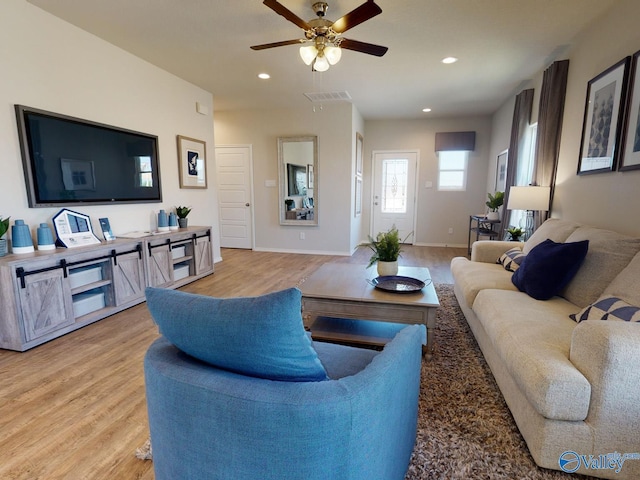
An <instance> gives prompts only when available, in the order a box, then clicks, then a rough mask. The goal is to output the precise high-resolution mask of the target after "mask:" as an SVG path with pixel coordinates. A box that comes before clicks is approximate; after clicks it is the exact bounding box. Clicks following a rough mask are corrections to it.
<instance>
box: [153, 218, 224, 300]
mask: <svg viewBox="0 0 640 480" xmlns="http://www.w3.org/2000/svg"><path fill="white" fill-rule="evenodd" d="M146 257H147V275H148V279H149V285H150V286H152V287H169V288H177V287H180V286H182V285H186V284H187V283H189V282H193V281H194V280H197V279H198V278H202V277H204V276H205V275H209V274H211V273H213V251H212V249H211V229H210V228H208V227H189V228H187V229H180V230H179V231H177V232H169V233H163V234H157V235H154V236H153V237H152V238H150V239H149V240H148V241H147V252H146Z"/></svg>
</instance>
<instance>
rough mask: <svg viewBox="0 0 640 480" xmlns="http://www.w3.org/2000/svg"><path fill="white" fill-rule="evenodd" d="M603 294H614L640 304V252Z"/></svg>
mask: <svg viewBox="0 0 640 480" xmlns="http://www.w3.org/2000/svg"><path fill="white" fill-rule="evenodd" d="M602 294H603V295H612V296H614V297H618V298H621V299H622V300H624V301H625V302H627V303H630V304H631V305H639V306H640V253H636V256H635V257H633V259H632V260H631V262H629V265H627V266H626V267H625V268H624V269H623V270H622V271H621V272H620V273H619V274H618V276H617V277H616V278H614V279H613V281H612V282H611V283H610V284H609V286H607V288H605V290H604V292H602Z"/></svg>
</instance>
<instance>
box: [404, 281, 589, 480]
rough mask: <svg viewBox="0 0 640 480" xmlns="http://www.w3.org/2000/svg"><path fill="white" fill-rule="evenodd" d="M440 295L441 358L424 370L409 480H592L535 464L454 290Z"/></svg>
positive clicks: (438, 332) (425, 363)
mask: <svg viewBox="0 0 640 480" xmlns="http://www.w3.org/2000/svg"><path fill="white" fill-rule="evenodd" d="M436 291H437V293H438V298H439V299H440V308H439V309H438V311H437V314H436V332H435V343H436V352H435V355H434V357H433V359H432V360H431V361H423V362H422V380H421V385H420V406H419V414H418V415H419V418H418V434H417V440H416V446H415V448H414V451H413V455H412V457H411V464H410V466H409V471H408V472H407V476H406V478H405V480H441V479H448V480H454V479H483V480H484V479H493V480H502V479H504V480H513V479H531V480H534V479H535V480H538V479H540V480H551V479H568V478H571V479H572V480H577V479H586V478H588V477H585V476H581V475H569V474H566V473H563V472H560V471H555V470H548V469H543V468H540V467H538V466H537V465H536V464H535V462H534V461H533V458H532V457H531V455H530V454H529V450H527V445H526V443H525V441H524V439H523V438H522V436H521V435H520V432H519V431H518V428H517V427H516V424H515V421H514V419H513V417H512V416H511V413H510V411H509V408H508V407H507V405H506V403H505V402H504V399H503V397H502V395H501V393H500V390H499V389H498V385H497V384H496V382H495V380H494V379H493V375H492V374H491V370H490V369H489V366H488V365H487V363H486V362H485V361H484V357H483V356H482V352H481V351H480V348H479V347H478V344H477V343H476V341H475V338H474V337H473V334H472V333H471V330H470V329H469V326H468V325H467V321H466V320H465V318H464V314H463V313H462V310H460V307H459V306H458V302H457V300H456V298H455V295H454V293H453V285H436Z"/></svg>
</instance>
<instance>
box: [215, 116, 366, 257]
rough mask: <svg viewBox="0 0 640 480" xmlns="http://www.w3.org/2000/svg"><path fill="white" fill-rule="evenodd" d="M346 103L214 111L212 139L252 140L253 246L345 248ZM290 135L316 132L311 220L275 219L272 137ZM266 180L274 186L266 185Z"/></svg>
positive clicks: (338, 251)
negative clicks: (288, 221)
mask: <svg viewBox="0 0 640 480" xmlns="http://www.w3.org/2000/svg"><path fill="white" fill-rule="evenodd" d="M352 109H353V106H352V105H351V104H349V103H338V104H325V105H324V106H323V108H322V109H320V108H316V110H315V112H314V111H313V108H312V104H311V103H310V104H309V106H308V107H306V108H302V109H282V110H242V111H217V112H216V120H215V130H216V142H217V144H218V145H234V144H235V145H238V144H243V145H244V144H250V145H252V150H253V188H254V217H255V249H256V250H262V251H281V252H298V253H325V254H335V255H350V254H351V252H352V250H353V249H352V245H351V240H350V239H351V228H352V227H351V220H352V218H353V214H352V210H350V207H351V188H352V187H351V184H352V182H353V180H352V178H353V177H352V168H353V167H352V164H353V151H354V148H355V147H354V139H353V137H354V136H355V134H354V133H352V132H353V125H352V123H353V122H352V117H353V113H352ZM296 135H317V136H318V157H319V158H318V169H317V171H316V172H315V181H316V188H315V191H314V196H315V198H314V201H315V202H316V204H317V218H318V225H317V226H295V225H293V226H292V225H280V221H279V218H278V214H279V210H278V201H279V200H278V187H277V185H278V184H279V181H278V158H277V153H278V152H277V138H278V137H290V136H296ZM267 180H275V185H276V186H275V187H269V186H266V185H265V181H267ZM302 232H304V234H305V235H304V236H305V239H304V240H302V239H300V233H302Z"/></svg>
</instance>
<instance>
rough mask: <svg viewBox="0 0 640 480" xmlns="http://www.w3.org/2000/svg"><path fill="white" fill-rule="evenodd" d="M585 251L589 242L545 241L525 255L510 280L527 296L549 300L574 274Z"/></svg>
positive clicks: (580, 263)
mask: <svg viewBox="0 0 640 480" xmlns="http://www.w3.org/2000/svg"><path fill="white" fill-rule="evenodd" d="M588 248H589V240H583V241H581V242H569V243H556V242H554V241H553V240H545V241H544V242H542V243H540V244H538V245H536V246H535V247H534V248H533V249H532V250H531V251H530V252H529V253H528V254H527V256H526V257H525V258H524V260H523V261H522V264H520V268H518V269H517V270H516V271H515V273H514V274H513V276H512V277H511V281H512V282H513V284H514V285H515V286H516V287H518V290H520V291H521V292H525V293H526V294H528V295H529V296H530V297H533V298H535V299H536V300H549V299H550V298H551V297H553V296H554V295H557V294H558V292H560V290H562V289H563V288H564V287H565V286H566V285H567V283H569V281H570V280H571V279H572V278H573V276H574V275H575V274H576V273H577V271H578V269H579V268H580V265H582V261H583V260H584V257H585V256H586V255H587V250H588Z"/></svg>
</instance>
